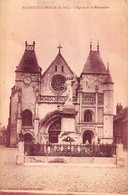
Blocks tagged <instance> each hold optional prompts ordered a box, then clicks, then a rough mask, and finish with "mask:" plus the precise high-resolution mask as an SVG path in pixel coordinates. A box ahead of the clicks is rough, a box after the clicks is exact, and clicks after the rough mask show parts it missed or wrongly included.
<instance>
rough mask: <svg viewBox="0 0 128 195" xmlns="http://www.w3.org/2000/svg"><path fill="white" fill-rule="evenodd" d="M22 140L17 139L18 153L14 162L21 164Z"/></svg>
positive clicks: (22, 157)
mask: <svg viewBox="0 0 128 195" xmlns="http://www.w3.org/2000/svg"><path fill="white" fill-rule="evenodd" d="M24 158H25V156H24V142H23V141H19V144H18V155H17V156H16V164H17V165H23V164H24Z"/></svg>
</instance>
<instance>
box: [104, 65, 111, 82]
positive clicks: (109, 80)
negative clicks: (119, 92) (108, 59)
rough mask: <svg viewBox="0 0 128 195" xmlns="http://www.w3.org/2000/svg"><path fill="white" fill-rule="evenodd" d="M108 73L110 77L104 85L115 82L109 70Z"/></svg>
mask: <svg viewBox="0 0 128 195" xmlns="http://www.w3.org/2000/svg"><path fill="white" fill-rule="evenodd" d="M107 72H108V76H107V78H106V80H105V82H104V84H107V83H108V84H109V83H111V84H113V81H112V77H111V74H110V71H109V68H108V70H107Z"/></svg>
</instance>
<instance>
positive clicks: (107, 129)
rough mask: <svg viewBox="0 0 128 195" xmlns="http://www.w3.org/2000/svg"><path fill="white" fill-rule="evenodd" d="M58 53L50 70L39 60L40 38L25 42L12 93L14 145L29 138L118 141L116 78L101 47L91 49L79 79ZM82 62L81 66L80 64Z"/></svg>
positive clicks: (10, 127)
mask: <svg viewBox="0 0 128 195" xmlns="http://www.w3.org/2000/svg"><path fill="white" fill-rule="evenodd" d="M61 48H62V47H61V46H59V47H58V54H57V56H56V57H55V59H54V60H53V61H52V62H51V64H50V65H49V66H48V68H47V69H46V70H45V72H43V73H42V69H41V67H40V66H39V64H38V60H37V58H36V54H35V42H33V44H31V45H30V44H28V43H27V42H25V51H24V54H23V56H22V58H21V61H20V63H19V65H18V66H16V70H15V85H14V86H13V87H12V91H11V96H10V111H9V122H8V133H9V146H10V147H16V146H17V144H18V141H19V134H20V133H21V132H22V134H23V137H24V141H25V142H31V141H32V140H34V141H35V143H39V144H46V143H63V142H64V141H66V139H67V140H68V139H69V140H71V141H73V143H74V144H86V143H88V144H94V143H95V144H97V143H99V142H100V143H104V144H106V143H108V144H111V143H112V142H113V84H114V83H113V81H112V77H111V74H110V71H109V65H107V67H105V64H104V62H103V60H102V58H101V55H100V50H99V43H97V50H96V51H94V50H93V49H92V43H91V42H90V51H89V55H88V57H87V60H86V62H85V64H84V65H83V71H82V72H81V74H80V76H79V77H78V76H77V75H76V74H74V72H73V71H72V70H71V69H70V66H69V65H68V63H67V62H66V60H65V59H64V57H63V55H62V50H61ZM76 66H77V65H76Z"/></svg>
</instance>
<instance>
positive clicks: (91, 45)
mask: <svg viewBox="0 0 128 195" xmlns="http://www.w3.org/2000/svg"><path fill="white" fill-rule="evenodd" d="M90 51H92V39H90Z"/></svg>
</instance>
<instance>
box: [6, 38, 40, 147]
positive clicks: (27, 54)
mask: <svg viewBox="0 0 128 195" xmlns="http://www.w3.org/2000/svg"><path fill="white" fill-rule="evenodd" d="M40 79H41V68H40V67H39V65H38V62H37V58H36V54H35V42H34V41H33V44H31V45H29V44H28V43H27V41H26V42H25V51H24V54H23V56H22V58H21V61H20V63H19V65H18V66H17V67H16V71H15V85H14V87H13V88H12V93H11V97H10V100H11V104H10V118H9V121H10V122H9V132H10V146H11V145H12V146H14V145H16V144H17V141H18V135H19V133H20V131H21V130H22V132H23V134H26V133H31V135H33V136H35V137H36V136H37V132H38V122H37V121H38V120H37V119H38V113H37V112H38V108H37V102H38V96H39V92H40ZM24 118H25V120H24Z"/></svg>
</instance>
